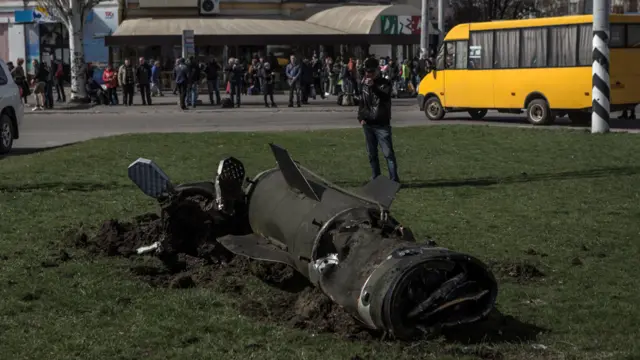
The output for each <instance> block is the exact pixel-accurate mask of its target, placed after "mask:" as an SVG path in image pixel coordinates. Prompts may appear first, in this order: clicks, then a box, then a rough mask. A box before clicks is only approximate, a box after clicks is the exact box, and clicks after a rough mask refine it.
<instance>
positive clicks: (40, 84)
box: [31, 59, 49, 111]
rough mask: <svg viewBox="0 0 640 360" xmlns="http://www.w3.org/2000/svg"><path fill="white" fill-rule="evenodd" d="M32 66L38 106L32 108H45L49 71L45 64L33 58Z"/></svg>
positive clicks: (34, 91)
mask: <svg viewBox="0 0 640 360" xmlns="http://www.w3.org/2000/svg"><path fill="white" fill-rule="evenodd" d="M31 66H32V68H33V71H34V75H33V79H32V80H31V85H33V97H34V98H35V99H36V106H35V107H34V108H33V109H31V110H32V111H41V110H43V106H44V104H45V102H44V91H45V86H46V84H47V77H48V76H49V73H48V72H47V69H46V67H45V66H44V64H40V63H38V60H36V59H33V62H32V63H31Z"/></svg>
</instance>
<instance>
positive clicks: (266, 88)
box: [260, 62, 278, 108]
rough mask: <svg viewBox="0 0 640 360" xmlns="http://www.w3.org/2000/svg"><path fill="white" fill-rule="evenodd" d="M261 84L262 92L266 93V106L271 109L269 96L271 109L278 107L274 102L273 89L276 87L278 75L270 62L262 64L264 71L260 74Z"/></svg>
mask: <svg viewBox="0 0 640 360" xmlns="http://www.w3.org/2000/svg"><path fill="white" fill-rule="evenodd" d="M260 76H261V77H260V79H261V80H260V83H261V84H262V85H261V86H262V92H263V93H264V106H265V107H269V103H268V102H267V96H269V98H270V100H271V107H272V108H275V107H278V106H277V105H276V102H275V101H274V100H273V87H274V86H275V81H276V74H275V73H274V72H273V70H272V69H271V64H270V63H268V62H263V63H262V70H261V74H260Z"/></svg>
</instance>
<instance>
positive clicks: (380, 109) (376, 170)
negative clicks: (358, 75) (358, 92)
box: [358, 58, 400, 182]
mask: <svg viewBox="0 0 640 360" xmlns="http://www.w3.org/2000/svg"><path fill="white" fill-rule="evenodd" d="M379 65H380V64H379V62H378V60H376V59H375V58H368V59H367V60H365V62H364V78H363V79H362V96H361V99H360V104H359V108H358V121H359V122H360V124H361V125H362V129H363V130H364V138H365V141H366V144H367V153H368V154H369V164H370V165H371V173H372V178H373V179H375V178H376V177H378V176H379V175H380V161H379V160H378V145H380V149H381V150H382V154H383V155H384V158H385V159H386V160H387V167H388V169H389V178H390V179H391V180H393V181H396V182H400V179H399V177H398V167H397V164H396V155H395V152H394V151H393V142H392V141H391V90H392V87H391V83H390V82H389V80H387V79H385V78H383V77H382V76H380V66H379Z"/></svg>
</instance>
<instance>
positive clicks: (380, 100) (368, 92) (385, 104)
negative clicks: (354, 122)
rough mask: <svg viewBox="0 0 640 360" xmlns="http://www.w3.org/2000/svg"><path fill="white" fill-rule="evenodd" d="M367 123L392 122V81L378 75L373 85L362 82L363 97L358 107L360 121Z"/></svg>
mask: <svg viewBox="0 0 640 360" xmlns="http://www.w3.org/2000/svg"><path fill="white" fill-rule="evenodd" d="M361 120H364V121H366V122H367V125H373V126H375V125H389V124H390V123H391V83H390V82H389V80H387V79H385V78H383V77H381V76H378V77H377V78H375V79H374V80H373V84H372V85H371V86H367V85H365V84H364V83H363V84H362V97H361V99H360V104H359V108H358V121H361Z"/></svg>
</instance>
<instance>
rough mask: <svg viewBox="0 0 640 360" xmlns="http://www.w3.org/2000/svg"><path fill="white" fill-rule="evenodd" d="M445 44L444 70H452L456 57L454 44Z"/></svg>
mask: <svg viewBox="0 0 640 360" xmlns="http://www.w3.org/2000/svg"><path fill="white" fill-rule="evenodd" d="M446 44H447V56H446V60H447V61H446V62H445V64H444V65H445V68H446V69H453V68H454V65H455V63H454V58H455V56H456V44H455V43H454V42H448V43H446Z"/></svg>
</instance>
